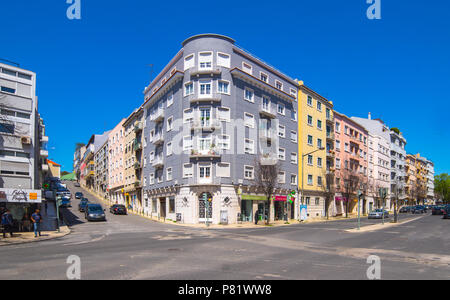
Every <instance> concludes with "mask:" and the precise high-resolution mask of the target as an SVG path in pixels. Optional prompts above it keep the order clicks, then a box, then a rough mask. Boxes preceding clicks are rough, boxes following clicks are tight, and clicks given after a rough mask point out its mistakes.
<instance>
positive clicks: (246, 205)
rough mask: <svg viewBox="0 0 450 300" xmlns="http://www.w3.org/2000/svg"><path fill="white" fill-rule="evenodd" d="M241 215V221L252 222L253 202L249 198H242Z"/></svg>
mask: <svg viewBox="0 0 450 300" xmlns="http://www.w3.org/2000/svg"><path fill="white" fill-rule="evenodd" d="M241 216H242V221H243V222H252V220H253V202H252V201H251V200H242V202H241Z"/></svg>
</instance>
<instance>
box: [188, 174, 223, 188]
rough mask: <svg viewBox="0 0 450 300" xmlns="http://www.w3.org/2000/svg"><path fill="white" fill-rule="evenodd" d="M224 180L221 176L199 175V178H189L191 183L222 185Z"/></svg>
mask: <svg viewBox="0 0 450 300" xmlns="http://www.w3.org/2000/svg"><path fill="white" fill-rule="evenodd" d="M221 182H222V178H221V177H211V176H209V177H199V178H189V180H188V184H189V185H194V186H195V185H220V184H221Z"/></svg>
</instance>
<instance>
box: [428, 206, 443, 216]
mask: <svg viewBox="0 0 450 300" xmlns="http://www.w3.org/2000/svg"><path fill="white" fill-rule="evenodd" d="M443 209H444V206H442V205H435V206H433V208H432V209H431V214H432V215H443V214H444V210H443Z"/></svg>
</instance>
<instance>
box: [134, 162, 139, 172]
mask: <svg viewBox="0 0 450 300" xmlns="http://www.w3.org/2000/svg"><path fill="white" fill-rule="evenodd" d="M133 167H134V169H135V170H139V169H140V168H141V163H140V162H135V163H134V164H133Z"/></svg>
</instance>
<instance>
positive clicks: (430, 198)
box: [427, 159, 436, 204]
mask: <svg viewBox="0 0 450 300" xmlns="http://www.w3.org/2000/svg"><path fill="white" fill-rule="evenodd" d="M435 201H436V198H435V196H434V163H433V162H432V161H431V160H429V159H428V160H427V202H428V203H432V204H434V203H435Z"/></svg>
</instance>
